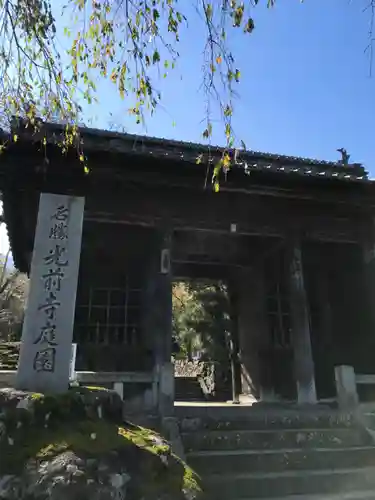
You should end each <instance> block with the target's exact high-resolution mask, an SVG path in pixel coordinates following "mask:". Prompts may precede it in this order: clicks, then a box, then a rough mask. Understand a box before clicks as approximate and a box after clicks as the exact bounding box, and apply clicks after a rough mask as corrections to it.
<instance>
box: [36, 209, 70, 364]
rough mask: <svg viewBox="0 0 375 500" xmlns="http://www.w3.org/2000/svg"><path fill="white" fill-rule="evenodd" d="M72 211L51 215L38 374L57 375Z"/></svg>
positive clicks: (37, 355) (57, 211)
mask: <svg viewBox="0 0 375 500" xmlns="http://www.w3.org/2000/svg"><path fill="white" fill-rule="evenodd" d="M68 221H69V207H67V206H65V205H59V206H58V207H57V209H56V211H55V213H53V214H52V215H51V226H50V227H49V228H48V229H49V237H48V240H49V241H48V243H49V245H48V246H47V248H48V253H47V254H46V255H45V256H44V257H43V264H44V269H43V271H44V272H43V274H42V280H43V288H44V291H45V293H46V295H45V300H44V301H43V302H42V303H41V304H39V305H38V311H42V312H43V313H44V322H43V323H42V325H41V327H40V331H39V334H38V336H37V338H36V339H35V340H34V344H36V345H37V346H38V351H36V353H35V356H34V361H33V369H34V370H35V371H37V372H52V373H53V372H54V371H55V363H56V351H57V349H58V347H59V339H58V336H57V335H56V312H57V310H58V309H59V307H60V306H61V302H60V301H59V294H60V292H61V284H62V281H63V280H64V277H65V268H67V267H68V266H69V260H68V259H67V258H65V256H64V254H66V250H67V249H66V246H64V243H61V244H60V243H57V241H62V242H66V241H67V240H68Z"/></svg>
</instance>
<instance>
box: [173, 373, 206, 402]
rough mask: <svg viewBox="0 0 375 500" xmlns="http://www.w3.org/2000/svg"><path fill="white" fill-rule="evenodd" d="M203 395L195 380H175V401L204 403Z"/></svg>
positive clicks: (187, 378)
mask: <svg viewBox="0 0 375 500" xmlns="http://www.w3.org/2000/svg"><path fill="white" fill-rule="evenodd" d="M204 400H205V398H204V394H203V391H202V388H201V386H200V384H199V381H198V380H197V378H193V377H176V378H175V401H204Z"/></svg>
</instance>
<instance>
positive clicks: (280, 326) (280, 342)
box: [266, 251, 292, 348]
mask: <svg viewBox="0 0 375 500" xmlns="http://www.w3.org/2000/svg"><path fill="white" fill-rule="evenodd" d="M266 290H267V317H268V327H269V334H270V337H269V338H270V344H271V346H272V347H274V348H289V347H291V341H292V332H291V321H290V307H289V293H288V284H287V270H286V267H285V252H284V251H278V252H277V253H275V254H273V255H272V256H271V258H269V259H268V261H267V264H266Z"/></svg>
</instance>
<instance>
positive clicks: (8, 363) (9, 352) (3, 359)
mask: <svg viewBox="0 0 375 500" xmlns="http://www.w3.org/2000/svg"><path fill="white" fill-rule="evenodd" d="M19 351H20V343H19V342H4V343H0V370H17V365H18V356H19Z"/></svg>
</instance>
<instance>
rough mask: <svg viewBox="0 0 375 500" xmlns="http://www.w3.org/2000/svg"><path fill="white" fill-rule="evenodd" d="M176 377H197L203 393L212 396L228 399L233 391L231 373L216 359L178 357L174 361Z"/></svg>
mask: <svg viewBox="0 0 375 500" xmlns="http://www.w3.org/2000/svg"><path fill="white" fill-rule="evenodd" d="M174 366H175V377H176V378H177V379H178V378H192V379H193V378H195V379H197V381H198V382H199V384H200V386H201V389H202V391H203V393H204V394H205V395H206V396H207V397H210V398H215V399H222V398H224V399H227V398H228V397H229V395H228V394H230V391H231V385H230V384H231V380H230V374H229V373H227V372H226V371H225V370H224V369H223V366H222V364H220V363H215V362H214V361H188V360H183V359H177V360H175V362H174Z"/></svg>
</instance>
